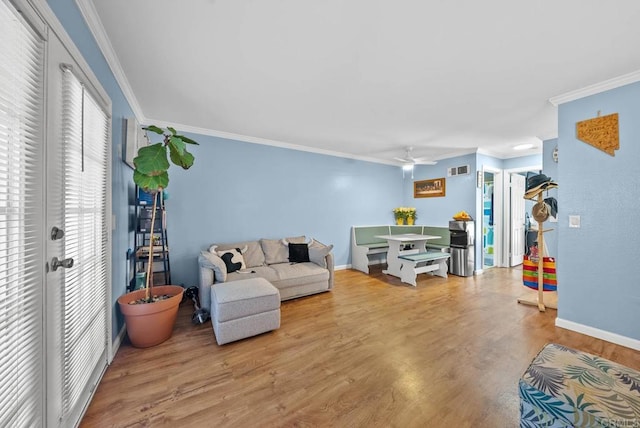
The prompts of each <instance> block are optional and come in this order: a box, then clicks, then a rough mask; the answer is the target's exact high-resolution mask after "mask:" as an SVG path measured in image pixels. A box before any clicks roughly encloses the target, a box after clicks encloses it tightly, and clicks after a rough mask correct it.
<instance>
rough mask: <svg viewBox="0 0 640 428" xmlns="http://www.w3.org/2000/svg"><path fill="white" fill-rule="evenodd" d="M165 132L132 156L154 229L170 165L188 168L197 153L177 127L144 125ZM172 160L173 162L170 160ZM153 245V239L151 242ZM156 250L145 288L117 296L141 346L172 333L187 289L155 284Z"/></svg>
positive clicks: (131, 334) (130, 330)
mask: <svg viewBox="0 0 640 428" xmlns="http://www.w3.org/2000/svg"><path fill="white" fill-rule="evenodd" d="M143 129H144V130H145V131H148V132H153V133H156V134H158V135H162V136H163V141H162V142H159V143H156V144H151V145H149V146H146V147H142V148H140V150H138V155H137V156H136V158H135V159H133V164H134V166H135V169H134V172H133V181H134V182H135V183H136V185H137V186H138V187H139V188H141V189H142V190H144V191H145V192H147V193H149V194H151V195H152V197H153V208H152V211H151V213H152V214H151V228H150V230H152V231H153V230H155V229H154V227H155V221H156V210H157V201H158V193H159V192H162V191H163V190H164V189H166V188H167V186H168V185H169V167H170V165H171V163H173V164H175V165H178V166H180V167H182V168H183V169H188V168H190V167H191V166H192V165H193V161H194V157H193V155H192V154H191V153H189V152H188V151H187V144H198V143H197V142H195V141H193V140H192V139H190V138H187V137H185V136H184V135H180V134H178V133H177V132H176V130H175V129H173V128H171V127H167V129H166V130H164V129H162V128H159V127H157V126H155V125H151V126H147V127H144V128H143ZM169 160H170V161H171V163H170V162H169ZM149 245H150V247H151V246H152V243H151V242H150V243H149ZM152 278H153V251H151V248H150V251H149V260H148V263H147V273H146V281H145V287H144V289H140V290H136V291H132V292H130V293H127V294H125V295H123V296H121V297H120V298H119V299H118V304H119V306H120V310H121V311H122V313H123V315H124V317H125V323H126V325H127V334H128V335H129V339H130V340H131V344H132V345H133V346H135V347H138V348H146V347H149V346H154V345H158V344H160V343H162V342H164V341H165V340H167V339H168V338H169V337H171V334H172V333H173V325H174V324H175V321H176V317H177V314H178V306H179V305H180V302H181V301H182V293H183V291H184V289H183V288H182V287H180V286H176V285H162V286H157V287H154V286H153V279H152Z"/></svg>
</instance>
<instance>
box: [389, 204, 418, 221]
mask: <svg viewBox="0 0 640 428" xmlns="http://www.w3.org/2000/svg"><path fill="white" fill-rule="evenodd" d="M393 216H394V218H395V219H396V224H397V225H403V224H404V223H405V220H406V222H407V224H413V223H414V221H415V219H416V209H415V208H411V207H398V208H394V209H393Z"/></svg>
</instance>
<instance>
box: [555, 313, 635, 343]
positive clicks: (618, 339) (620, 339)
mask: <svg viewBox="0 0 640 428" xmlns="http://www.w3.org/2000/svg"><path fill="white" fill-rule="evenodd" d="M556 326H557V327H561V328H565V329H567V330H572V331H576V332H578V333H582V334H586V335H587V336H591V337H595V338H596V339H602V340H606V341H607V342H611V343H615V344H616V345H621V346H625V347H627V348H631V349H635V350H637V351H640V340H637V339H632V338H630V337H626V336H621V335H619V334H616V333H611V332H609V331H605V330H600V329H599V328H595V327H590V326H588V325H584V324H578V323H576V322H573V321H567V320H565V319H562V318H556Z"/></svg>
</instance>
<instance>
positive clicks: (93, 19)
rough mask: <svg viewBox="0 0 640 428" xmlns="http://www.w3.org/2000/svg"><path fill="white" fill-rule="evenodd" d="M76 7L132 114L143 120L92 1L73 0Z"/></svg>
mask: <svg viewBox="0 0 640 428" xmlns="http://www.w3.org/2000/svg"><path fill="white" fill-rule="evenodd" d="M75 2H76V5H77V6H78V9H80V13H81V14H82V17H83V18H84V20H85V22H86V23H87V27H89V31H91V34H93V38H94V39H95V40H96V43H97V44H98V47H99V48H100V51H101V52H102V55H103V56H104V58H105V60H106V61H107V64H108V65H109V68H110V69H111V72H112V73H113V75H114V77H115V79H116V81H117V82H118V84H119V85H120V89H122V92H123V94H124V96H125V98H126V99H127V102H128V103H129V106H131V109H132V110H133V114H134V115H135V116H136V119H137V120H138V122H140V123H142V122H144V114H143V113H142V109H141V108H140V104H139V103H138V100H137V98H136V96H135V94H134V93H133V90H132V89H131V85H129V80H127V76H126V75H125V74H124V70H122V66H121V65H120V61H119V60H118V56H117V55H116V53H115V50H114V49H113V46H112V45H111V41H110V40H109V37H108V36H107V32H106V31H105V29H104V26H103V25H102V21H101V20H100V17H99V16H98V12H97V11H96V9H95V7H94V5H93V2H92V1H91V0H75Z"/></svg>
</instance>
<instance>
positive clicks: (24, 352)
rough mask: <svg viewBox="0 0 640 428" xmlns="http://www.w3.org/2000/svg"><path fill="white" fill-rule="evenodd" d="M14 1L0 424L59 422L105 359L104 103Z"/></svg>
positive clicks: (0, 172)
mask: <svg viewBox="0 0 640 428" xmlns="http://www.w3.org/2000/svg"><path fill="white" fill-rule="evenodd" d="M19 7H24V8H25V9H22V10H21V13H18V12H17V11H16V10H15V9H14V6H13V3H11V2H9V1H8V0H0V20H1V21H0V31H1V35H2V37H0V305H2V308H1V310H0V344H1V349H0V426H3V427H4V426H11V427H37V426H50V427H67V426H74V425H76V424H77V423H78V422H79V418H80V417H81V415H82V412H83V410H84V408H85V407H86V405H87V404H88V401H89V399H90V397H91V394H92V391H93V389H94V387H95V385H96V383H97V382H98V381H99V379H100V376H101V374H102V373H103V371H104V370H105V368H106V365H107V348H108V346H107V344H108V341H110V334H111V333H110V323H111V321H110V313H111V308H110V295H109V292H108V290H109V288H110V280H111V279H110V278H111V276H110V272H109V266H110V242H109V239H110V230H109V228H108V221H107V219H108V213H109V212H110V211H111V208H110V205H109V198H108V182H109V177H110V175H109V170H110V160H109V154H110V135H109V129H110V118H109V114H108V112H109V111H110V104H109V101H108V100H106V101H105V99H104V97H101V96H100V95H99V94H100V91H98V90H96V89H94V87H93V86H92V85H91V84H90V83H89V82H90V81H91V80H92V78H90V77H87V76H86V75H85V74H84V73H83V72H82V68H81V67H80V66H78V65H77V63H76V62H74V60H73V58H72V56H71V55H70V54H69V51H68V50H67V49H65V47H64V46H63V44H62V42H60V41H59V40H58V38H57V37H56V36H55V34H54V33H53V32H52V31H47V30H46V25H45V24H44V23H42V22H37V23H34V22H33V21H32V20H33V16H34V14H33V13H29V12H31V11H29V10H27V9H26V8H27V7H28V6H25V5H19ZM24 16H27V17H29V18H26V19H29V20H30V21H29V22H27V21H26V20H25V18H24ZM33 28H36V29H42V31H38V32H36V31H34V30H33ZM47 33H48V35H47ZM45 35H47V37H46V38H47V39H48V40H46V41H45V37H44V36H45ZM45 52H46V55H45ZM45 57H46V59H47V61H46V63H45V61H44V59H45ZM45 99H46V103H45V102H44V100H45ZM45 123H46V127H45ZM45 129H46V132H45V131H44V130H45Z"/></svg>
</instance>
